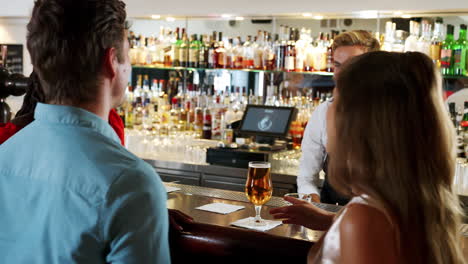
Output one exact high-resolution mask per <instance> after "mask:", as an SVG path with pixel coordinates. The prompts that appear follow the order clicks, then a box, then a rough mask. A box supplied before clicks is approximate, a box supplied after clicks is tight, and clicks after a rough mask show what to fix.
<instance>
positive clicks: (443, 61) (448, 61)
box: [440, 24, 454, 75]
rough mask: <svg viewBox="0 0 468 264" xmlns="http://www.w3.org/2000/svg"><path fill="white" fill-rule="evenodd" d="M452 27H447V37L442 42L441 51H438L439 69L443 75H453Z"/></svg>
mask: <svg viewBox="0 0 468 264" xmlns="http://www.w3.org/2000/svg"><path fill="white" fill-rule="evenodd" d="M453 31H454V26H453V25H450V24H449V25H447V35H446V37H445V40H444V42H442V50H441V51H440V67H441V70H442V74H443V75H453V51H452V46H453V44H454V37H453Z"/></svg>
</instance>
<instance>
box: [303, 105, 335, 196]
mask: <svg viewBox="0 0 468 264" xmlns="http://www.w3.org/2000/svg"><path fill="white" fill-rule="evenodd" d="M329 105H330V102H328V101H327V102H324V103H322V104H321V105H319V106H318V107H317V109H315V111H314V112H313V113H312V116H311V117H310V120H309V122H308V124H307V127H306V129H305V132H304V137H303V139H302V157H301V160H300V165H299V175H298V177H297V189H298V193H304V194H311V195H312V201H313V202H320V194H319V189H318V186H317V184H318V182H319V172H320V171H321V170H322V165H323V161H324V159H325V155H326V150H325V146H326V141H327V135H326V115H327V110H328V107H329Z"/></svg>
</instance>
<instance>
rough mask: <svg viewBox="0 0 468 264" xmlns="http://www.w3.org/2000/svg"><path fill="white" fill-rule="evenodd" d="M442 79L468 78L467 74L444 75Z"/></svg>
mask: <svg viewBox="0 0 468 264" xmlns="http://www.w3.org/2000/svg"><path fill="white" fill-rule="evenodd" d="M443 77H444V79H468V75H444V76H443Z"/></svg>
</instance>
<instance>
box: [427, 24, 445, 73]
mask: <svg viewBox="0 0 468 264" xmlns="http://www.w3.org/2000/svg"><path fill="white" fill-rule="evenodd" d="M442 23H444V21H443V20H442V18H440V17H438V18H437V19H436V22H435V24H434V33H433V35H432V39H431V49H430V57H431V59H432V61H433V62H434V63H435V65H437V67H439V68H440V52H441V49H442V42H443V39H442Z"/></svg>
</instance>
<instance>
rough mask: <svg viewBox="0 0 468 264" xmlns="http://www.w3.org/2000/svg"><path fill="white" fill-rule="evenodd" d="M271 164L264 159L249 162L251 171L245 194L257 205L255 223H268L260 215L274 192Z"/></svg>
mask: <svg viewBox="0 0 468 264" xmlns="http://www.w3.org/2000/svg"><path fill="white" fill-rule="evenodd" d="M270 170H271V164H270V163H269V162H263V161H252V162H249V171H248V175H247V181H246V183H245V195H246V196H247V198H248V199H249V201H250V202H251V203H253V204H254V206H255V222H254V224H255V225H257V226H258V225H266V222H265V221H264V220H263V219H262V218H261V217H260V212H261V211H262V205H264V204H265V203H267V202H268V201H269V200H270V199H271V196H272V194H273V184H272V182H271V173H270Z"/></svg>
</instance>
